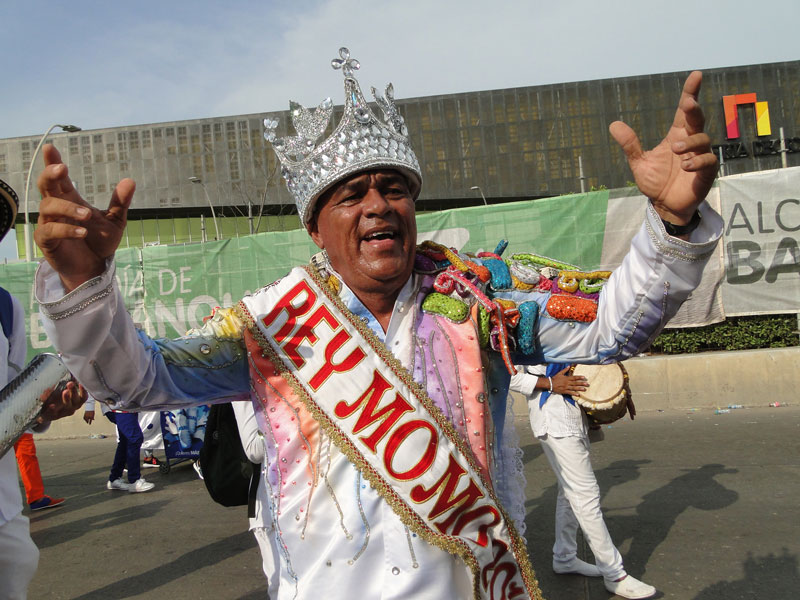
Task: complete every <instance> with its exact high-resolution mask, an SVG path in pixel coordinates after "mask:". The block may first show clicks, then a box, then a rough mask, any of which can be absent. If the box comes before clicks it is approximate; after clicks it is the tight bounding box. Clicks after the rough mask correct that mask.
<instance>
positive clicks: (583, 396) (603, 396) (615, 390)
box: [572, 363, 625, 406]
mask: <svg viewBox="0 0 800 600" xmlns="http://www.w3.org/2000/svg"><path fill="white" fill-rule="evenodd" d="M572 374H573V375H583V376H584V377H586V380H587V381H588V382H589V389H588V390H585V391H583V392H581V393H580V394H574V396H575V397H576V398H578V399H580V403H581V404H582V405H583V406H591V405H594V404H604V403H606V402H613V401H614V400H615V399H617V398H619V396H620V393H621V392H622V391H623V390H624V389H625V372H624V370H623V368H622V365H619V364H616V363H615V364H610V365H575V368H574V370H573V373H572Z"/></svg>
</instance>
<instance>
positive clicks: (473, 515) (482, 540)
mask: <svg viewBox="0 0 800 600" xmlns="http://www.w3.org/2000/svg"><path fill="white" fill-rule="evenodd" d="M483 515H491V516H492V520H491V522H489V523H481V524H480V525H479V526H478V537H477V538H476V539H474V540H473V541H474V542H475V543H476V544H478V545H479V546H486V544H488V543H489V536H488V535H486V531H487V530H488V529H489V528H490V527H494V526H495V525H497V524H498V523H500V513H499V512H498V511H497V509H496V508H495V507H494V506H488V505H484V506H479V507H478V508H476V509H474V510H471V511H469V512H466V513H464V514H463V515H461V518H460V519H459V520H458V522H457V523H456V524H455V527H453V535H459V534H460V533H461V530H462V529H464V527H465V526H466V525H467V524H468V523H469V522H470V521H474V520H475V519H478V518H480V517H482V516H483Z"/></svg>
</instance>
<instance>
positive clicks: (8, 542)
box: [0, 514, 39, 600]
mask: <svg viewBox="0 0 800 600" xmlns="http://www.w3.org/2000/svg"><path fill="white" fill-rule="evenodd" d="M38 566H39V549H38V548H37V547H36V544H34V543H33V540H32V539H31V533H30V523H29V522H28V517H25V516H23V515H22V514H19V515H17V516H16V517H14V518H13V519H11V520H10V521H9V522H8V523H6V524H5V525H0V600H25V598H26V597H27V595H28V584H29V583H30V582H31V579H33V575H34V574H35V573H36V567H38Z"/></svg>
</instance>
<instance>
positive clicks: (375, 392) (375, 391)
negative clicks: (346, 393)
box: [333, 369, 414, 452]
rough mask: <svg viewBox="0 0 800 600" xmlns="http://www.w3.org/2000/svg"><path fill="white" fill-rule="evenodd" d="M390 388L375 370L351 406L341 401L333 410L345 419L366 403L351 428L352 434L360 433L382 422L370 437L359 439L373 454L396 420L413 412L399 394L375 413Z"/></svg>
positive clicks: (390, 385)
mask: <svg viewBox="0 0 800 600" xmlns="http://www.w3.org/2000/svg"><path fill="white" fill-rule="evenodd" d="M391 387H392V384H390V383H389V382H388V381H386V379H384V377H383V375H381V374H380V373H379V372H378V370H377V369H376V370H375V371H374V374H373V376H372V383H370V384H369V387H368V388H367V390H366V391H365V392H364V393H363V394H361V396H360V397H359V399H358V400H356V401H355V402H353V403H352V404H347V402H345V401H344V400H342V401H341V402H339V403H338V404H337V405H336V406H335V407H334V408H333V413H334V414H335V415H336V416H337V417H339V418H340V419H346V418H347V417H349V416H350V415H352V414H353V413H354V412H355V411H357V410H358V408H359V407H360V406H361V405H362V404H363V403H364V402H365V401H366V405H365V406H364V409H363V410H362V411H361V414H360V415H359V416H358V421H356V424H355V427H354V428H353V434H356V433H360V432H361V431H363V430H364V429H366V428H367V427H369V426H370V425H372V424H373V423H376V422H377V421H379V420H382V422H381V424H380V425H379V426H378V428H377V429H375V431H374V432H373V433H372V435H370V436H369V437H362V438H361V440H362V441H363V442H364V443H365V444H366V446H367V448H369V449H370V450H372V451H373V452H375V448H376V447H377V445H378V442H380V441H381V438H383V436H385V435H386V434H387V433H388V432H389V430H390V429H391V428H392V427H394V425H395V423H397V421H398V419H400V417H402V416H403V414H405V413H407V412H408V411H410V410H414V408H413V407H412V406H411V405H410V404H409V403H408V401H407V400H406V399H405V398H403V397H402V396H401V395H400V394H397V395H395V398H394V401H392V402H391V403H390V404H388V405H386V406H384V407H383V408H382V409H380V410H378V411H376V410H375V409H376V408H377V406H378V402H380V400H381V398H382V397H383V394H384V393H385V392H386V390H388V389H390V388H391Z"/></svg>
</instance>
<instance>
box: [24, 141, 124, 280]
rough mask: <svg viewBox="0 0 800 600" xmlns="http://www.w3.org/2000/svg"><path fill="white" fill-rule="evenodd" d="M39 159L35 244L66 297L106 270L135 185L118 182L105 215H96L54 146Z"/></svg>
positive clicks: (117, 243) (46, 148) (48, 146)
mask: <svg viewBox="0 0 800 600" xmlns="http://www.w3.org/2000/svg"><path fill="white" fill-rule="evenodd" d="M43 156H44V164H45V168H44V171H42V173H41V175H39V180H38V185H39V192H40V193H41V194H42V202H41V204H40V206H39V221H38V227H37V228H36V232H35V234H34V240H36V244H37V245H38V246H39V248H41V250H42V254H44V257H45V259H46V260H47V262H48V263H50V266H52V267H53V269H54V270H55V271H56V272H57V273H58V274H59V276H60V277H61V282H62V283H63V284H64V287H65V288H66V290H67V291H68V292H69V291H71V290H73V289H75V288H76V287H78V286H79V285H80V284H82V283H84V282H85V281H88V280H89V279H91V278H92V277H96V276H97V275H100V274H101V273H102V272H103V271H104V270H105V261H106V259H107V258H109V257H110V256H112V255H113V254H114V252H115V251H116V249H117V246H119V242H120V240H121V239H122V233H123V232H124V230H125V224H126V223H127V215H128V207H129V206H130V203H131V200H132V199H133V192H134V189H135V188H136V184H134V182H133V180H132V179H123V180H122V181H120V182H119V183H118V184H117V187H116V189H115V190H114V193H113V194H112V195H111V202H110V203H109V205H108V209H107V210H100V209H97V208H94V207H93V206H91V205H90V204H88V203H87V202H86V201H85V200H84V199H83V198H81V196H80V194H79V193H78V191H77V190H76V189H75V187H74V186H73V185H72V181H70V178H69V173H68V170H67V166H66V165H65V164H64V163H63V162H62V161H61V155H60V154H59V152H58V150H56V148H55V146H52V145H50V144H47V145H46V146H45V147H44V149H43Z"/></svg>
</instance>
